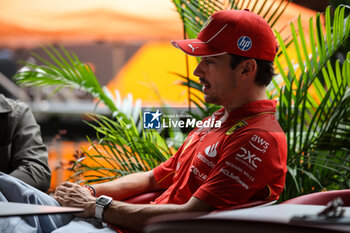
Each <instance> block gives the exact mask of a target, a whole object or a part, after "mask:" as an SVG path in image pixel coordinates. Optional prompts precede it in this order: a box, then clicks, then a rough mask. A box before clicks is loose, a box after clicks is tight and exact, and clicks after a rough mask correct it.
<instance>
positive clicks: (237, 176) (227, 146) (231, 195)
mask: <svg viewBox="0 0 350 233" xmlns="http://www.w3.org/2000/svg"><path fill="white" fill-rule="evenodd" d="M220 148H222V149H219V151H218V152H219V153H220V158H219V160H218V162H217V163H216V165H215V166H214V168H213V169H212V170H211V172H210V173H209V176H208V178H207V179H206V181H205V182H204V183H203V184H202V185H201V186H200V187H199V189H198V190H197V191H196V192H195V193H194V195H193V196H195V197H197V198H199V199H201V200H203V201H205V202H207V203H208V204H210V205H212V206H214V207H216V208H224V207H227V206H229V205H234V204H240V203H245V202H247V201H248V200H251V199H255V198H256V199H262V200H264V199H265V200H268V199H270V198H271V189H270V186H269V184H270V183H271V182H277V183H281V186H282V189H281V190H283V185H284V178H283V179H281V177H283V173H284V168H283V166H284V165H283V163H282V161H281V153H280V151H279V147H278V145H277V141H276V139H275V138H274V136H272V135H271V134H270V133H269V132H264V131H254V130H250V131H247V132H245V133H243V135H240V136H239V138H234V140H233V139H229V140H226V141H224V142H223V144H222V145H221V147H220ZM274 198H276V196H275V197H274ZM277 198H278V196H277Z"/></svg>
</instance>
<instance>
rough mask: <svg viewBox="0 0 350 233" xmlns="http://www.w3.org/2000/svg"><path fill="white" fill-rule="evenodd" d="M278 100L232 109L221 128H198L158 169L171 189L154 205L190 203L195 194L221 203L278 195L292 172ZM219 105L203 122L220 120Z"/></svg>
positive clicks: (160, 178)
mask: <svg viewBox="0 0 350 233" xmlns="http://www.w3.org/2000/svg"><path fill="white" fill-rule="evenodd" d="M275 109H276V101H274V100H258V101H254V102H251V103H248V104H245V105H243V106H241V107H239V108H237V109H235V110H234V111H232V112H230V113H229V116H228V117H227V119H226V120H225V121H224V122H222V124H221V127H220V128H214V127H213V128H211V129H210V128H196V129H194V130H193V131H192V132H191V133H190V134H189V135H188V137H187V139H186V141H185V142H184V143H183V145H182V146H181V147H180V148H179V150H178V151H177V153H176V154H175V155H174V156H172V157H171V158H170V159H168V160H167V161H166V162H164V163H162V164H160V165H159V166H158V167H156V168H154V170H153V172H154V177H155V179H156V181H157V182H158V183H159V184H160V185H161V186H162V187H163V188H164V189H166V191H165V192H164V193H163V194H162V195H161V196H160V197H158V198H157V199H156V200H155V201H154V202H153V203H154V204H184V203H186V202H187V201H188V200H189V199H190V198H191V197H192V196H194V197H197V198H199V199H200V200H202V201H205V202H206V203H208V204H210V205H212V206H213V207H216V208H224V207H227V206H230V205H234V204H240V203H245V202H247V201H249V200H277V199H278V197H279V194H280V193H281V192H282V190H283V187H284V181H285V175H286V171H287V166H286V162H287V143H286V137H285V134H284V133H283V131H282V129H281V127H280V125H279V124H278V121H277V120H276V117H275V115H274V114H275V111H276V110H275ZM224 113H225V111H224V109H221V110H219V111H218V112H216V113H214V114H213V116H212V117H213V118H212V117H208V118H206V119H204V120H203V121H207V120H212V119H214V118H215V120H216V121H217V120H219V119H220V118H221V117H222V116H223V115H224Z"/></svg>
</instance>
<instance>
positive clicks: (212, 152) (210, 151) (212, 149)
mask: <svg viewBox="0 0 350 233" xmlns="http://www.w3.org/2000/svg"><path fill="white" fill-rule="evenodd" d="M218 144H219V142H216V143H215V144H213V145H211V146H208V147H207V148H205V151H204V152H205V154H206V155H207V156H209V157H211V158H213V157H215V156H216V154H217V153H218V152H217V150H216V147H217V146H218Z"/></svg>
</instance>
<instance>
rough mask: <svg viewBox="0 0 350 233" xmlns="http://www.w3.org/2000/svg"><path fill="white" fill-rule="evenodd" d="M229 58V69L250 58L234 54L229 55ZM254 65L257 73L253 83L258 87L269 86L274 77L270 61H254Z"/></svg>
mask: <svg viewBox="0 0 350 233" xmlns="http://www.w3.org/2000/svg"><path fill="white" fill-rule="evenodd" d="M229 55H230V56H231V68H232V69H234V68H236V66H237V65H238V64H240V63H241V62H242V61H245V60H247V59H251V57H243V56H238V55H234V54H229ZM253 59H254V60H255V61H256V64H257V65H258V72H257V74H256V77H255V80H254V82H255V83H256V84H257V85H259V86H265V87H266V86H267V85H269V84H270V82H271V80H272V77H273V76H274V75H275V70H274V68H273V62H272V61H266V60H260V59H255V58H253Z"/></svg>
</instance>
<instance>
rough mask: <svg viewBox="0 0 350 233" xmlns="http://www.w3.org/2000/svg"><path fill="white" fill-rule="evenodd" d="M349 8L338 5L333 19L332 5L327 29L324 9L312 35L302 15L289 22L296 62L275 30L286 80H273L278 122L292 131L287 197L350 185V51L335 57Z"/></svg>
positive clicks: (349, 24) (349, 23)
mask: <svg viewBox="0 0 350 233" xmlns="http://www.w3.org/2000/svg"><path fill="white" fill-rule="evenodd" d="M346 8H348V7H347V6H339V7H337V8H336V9H335V12H334V18H333V22H332V20H331V16H330V7H328V8H327V10H326V12H325V22H326V25H325V34H324V33H323V25H322V23H321V16H320V14H317V16H316V20H315V21H316V23H315V24H314V21H313V20H314V19H313V18H311V19H310V22H309V27H308V28H309V33H310V37H309V38H305V36H304V33H303V25H302V24H301V20H300V17H299V20H298V23H297V29H296V28H295V26H294V24H293V23H292V24H291V25H290V27H291V32H292V44H291V48H293V49H294V50H295V51H296V58H297V62H295V63H293V62H292V59H291V58H290V55H289V53H288V51H287V50H286V46H285V45H284V42H283V40H282V38H281V36H280V35H279V33H278V32H276V36H277V39H278V41H279V45H280V48H281V50H282V54H281V56H279V57H278V58H276V59H275V63H276V65H277V67H278V71H279V77H282V79H283V84H284V85H283V86H282V88H281V87H280V85H279V84H277V82H274V85H273V86H274V88H275V90H277V92H276V93H278V97H279V112H278V113H279V122H280V124H281V126H282V128H283V130H284V131H285V132H286V135H287V142H288V156H289V158H288V175H287V181H286V189H285V192H284V194H283V199H286V198H290V197H293V196H297V195H300V194H302V193H308V192H311V191H320V190H323V189H328V188H336V187H338V188H349V184H348V181H347V180H348V178H349V176H350V168H349V166H348V165H349V162H350V160H349V159H350V157H349V156H350V154H349V149H350V147H349V146H348V145H349V140H350V134H349V130H350V125H349V116H350V115H349V114H350V105H349V101H350V99H349V91H350V90H349V85H350V59H349V58H350V53H348V54H347V55H346V59H345V60H344V61H343V62H342V64H341V62H340V61H339V60H337V61H336V62H335V64H331V62H330V60H331V58H332V57H333V56H334V54H335V53H336V52H337V50H338V49H339V48H340V46H341V45H342V44H343V43H345V41H346V40H347V39H348V38H349V36H350V20H348V19H349V17H348V16H347V17H345V15H344V12H345V9H346ZM297 31H298V32H299V33H297ZM324 35H325V36H324ZM308 42H309V43H308ZM308 44H309V48H308ZM282 62H285V63H286V64H287V67H283V66H282ZM276 93H275V94H276ZM275 94H272V95H271V97H274V95H275ZM330 142H331V143H332V144H331V145H330V144H329V143H330Z"/></svg>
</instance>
